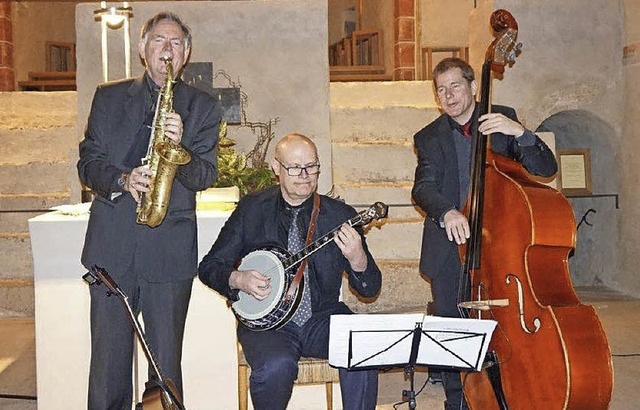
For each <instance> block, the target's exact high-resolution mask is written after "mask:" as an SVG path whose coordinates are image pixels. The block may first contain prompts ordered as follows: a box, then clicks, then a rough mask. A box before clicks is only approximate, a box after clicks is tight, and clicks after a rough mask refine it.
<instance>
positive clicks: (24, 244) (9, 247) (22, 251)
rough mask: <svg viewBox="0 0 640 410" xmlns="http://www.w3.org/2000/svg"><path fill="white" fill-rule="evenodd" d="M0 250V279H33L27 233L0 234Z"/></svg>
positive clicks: (29, 243)
mask: <svg viewBox="0 0 640 410" xmlns="http://www.w3.org/2000/svg"><path fill="white" fill-rule="evenodd" d="M0 249H2V252H0V279H32V278H33V259H32V257H31V242H30V241H29V234H28V233H9V234H8V233H0Z"/></svg>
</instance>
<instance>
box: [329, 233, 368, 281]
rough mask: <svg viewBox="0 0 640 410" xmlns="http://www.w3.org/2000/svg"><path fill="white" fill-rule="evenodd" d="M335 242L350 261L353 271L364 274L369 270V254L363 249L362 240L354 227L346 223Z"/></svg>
mask: <svg viewBox="0 0 640 410" xmlns="http://www.w3.org/2000/svg"><path fill="white" fill-rule="evenodd" d="M333 241H334V242H335V243H336V245H338V248H340V251H341V252H342V254H343V255H344V257H345V258H347V260H348V261H349V264H350V265H351V269H353V270H354V271H356V272H363V271H365V270H366V269H367V254H366V253H365V252H364V248H363V247H362V238H361V237H360V234H359V233H358V231H356V230H355V229H353V227H352V226H350V225H349V224H348V223H346V222H345V223H343V224H342V226H341V227H340V229H338V231H337V232H336V234H335V235H334V236H333Z"/></svg>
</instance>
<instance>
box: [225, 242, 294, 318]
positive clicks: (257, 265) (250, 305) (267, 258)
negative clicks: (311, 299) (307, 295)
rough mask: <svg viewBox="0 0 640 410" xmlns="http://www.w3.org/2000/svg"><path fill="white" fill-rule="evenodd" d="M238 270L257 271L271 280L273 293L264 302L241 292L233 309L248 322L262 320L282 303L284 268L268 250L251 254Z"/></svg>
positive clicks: (232, 306) (243, 260)
mask: <svg viewBox="0 0 640 410" xmlns="http://www.w3.org/2000/svg"><path fill="white" fill-rule="evenodd" d="M238 270H255V271H258V272H260V273H262V274H263V275H265V276H269V277H270V278H271V293H270V294H269V296H267V297H266V298H265V299H263V300H258V299H256V298H254V297H253V296H251V295H249V294H248V293H245V292H243V291H240V292H239V294H238V296H239V298H240V299H239V300H237V301H235V302H233V304H232V305H231V308H232V309H233V310H234V311H235V312H236V314H238V315H240V316H241V317H243V318H245V319H248V320H255V319H260V318H262V317H264V316H265V315H267V314H268V313H269V312H271V311H272V310H273V309H274V308H275V307H276V306H277V305H278V303H280V300H281V295H282V293H283V292H284V287H285V281H284V274H283V273H284V267H283V265H282V262H281V261H280V259H279V258H278V257H277V256H276V255H275V254H273V253H272V252H269V251H267V250H258V251H254V252H251V253H250V254H248V255H247V256H245V257H244V259H242V263H241V264H240V266H239V267H238Z"/></svg>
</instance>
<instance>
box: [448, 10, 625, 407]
mask: <svg viewBox="0 0 640 410" xmlns="http://www.w3.org/2000/svg"><path fill="white" fill-rule="evenodd" d="M490 24H491V27H492V28H493V30H494V32H495V33H496V34H497V35H496V38H495V40H494V41H493V42H492V43H491V45H490V46H489V48H488V50H487V53H486V56H485V62H484V64H483V67H482V80H481V81H482V84H481V100H480V110H481V112H480V114H481V115H482V114H485V113H488V112H489V111H490V107H491V103H490V94H491V93H490V87H491V81H492V76H493V74H494V73H495V74H503V72H504V69H505V67H506V66H508V65H509V64H511V63H513V61H514V60H515V56H516V55H517V53H518V51H519V47H520V45H519V44H518V43H517V42H516V39H517V31H518V24H517V22H516V20H515V19H514V17H513V16H512V15H511V14H510V13H509V12H508V11H506V10H497V11H495V12H494V13H493V14H492V15H491V19H490ZM474 137H475V138H474V149H473V150H474V152H473V159H472V164H473V165H472V175H471V184H470V194H469V198H468V200H467V204H466V207H465V210H466V212H467V217H468V220H469V225H470V231H471V236H470V238H469V240H468V241H467V243H466V245H465V246H463V247H462V248H461V250H460V256H461V259H462V272H461V282H460V292H459V302H460V303H459V306H460V309H461V311H462V312H461V313H462V314H463V317H473V318H477V319H493V320H496V321H497V322H498V324H497V327H496V330H495V331H494V333H493V338H492V340H491V343H490V346H489V351H490V353H489V354H488V356H487V359H486V361H485V365H484V370H482V371H481V372H474V373H462V374H461V377H462V383H463V390H464V394H465V397H466V400H467V403H468V405H469V408H470V409H473V410H490V409H501V410H504V409H517V410H522V409H536V410H537V409H545V410H549V409H571V410H576V409H589V410H597V409H607V408H608V407H609V402H610V400H611V391H612V387H613V366H612V361H611V353H610V350H609V345H608V342H607V338H606V336H605V333H604V330H603V328H602V325H601V323H600V321H599V319H598V316H597V314H596V312H595V309H594V308H593V307H592V306H587V305H583V304H582V303H581V302H580V300H579V298H578V296H577V295H576V292H575V290H574V288H573V286H572V282H571V276H570V272H569V267H568V257H569V253H570V252H571V250H572V249H573V248H574V247H575V244H576V227H575V226H576V225H575V218H574V214H573V211H572V208H571V205H570V203H569V202H568V200H567V199H566V198H565V197H564V196H563V195H562V194H561V193H560V192H558V191H557V190H555V189H553V188H550V187H548V186H546V185H544V184H541V183H539V182H536V181H534V180H533V179H532V178H531V176H530V175H529V174H528V173H527V171H526V170H525V169H524V168H523V167H522V165H521V164H520V163H518V162H516V161H513V160H511V159H509V158H506V157H504V156H501V155H497V154H495V153H493V152H492V151H491V144H490V136H483V135H482V134H480V133H478V132H476V135H474Z"/></svg>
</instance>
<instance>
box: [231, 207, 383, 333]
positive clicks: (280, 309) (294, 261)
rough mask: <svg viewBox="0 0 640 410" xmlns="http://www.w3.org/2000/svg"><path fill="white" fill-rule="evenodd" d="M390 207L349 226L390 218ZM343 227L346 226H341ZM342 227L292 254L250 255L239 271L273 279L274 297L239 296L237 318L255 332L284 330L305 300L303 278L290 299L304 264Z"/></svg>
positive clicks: (372, 210) (271, 249) (269, 249)
mask: <svg viewBox="0 0 640 410" xmlns="http://www.w3.org/2000/svg"><path fill="white" fill-rule="evenodd" d="M387 211H388V206H387V205H385V204H383V203H382V202H376V203H374V204H373V205H371V206H370V207H369V208H368V209H366V210H364V211H361V212H359V213H358V214H357V215H356V216H354V217H353V218H351V219H349V220H348V221H346V223H348V224H349V226H362V225H366V224H368V223H369V222H371V221H372V220H373V219H381V218H384V217H386V216H387ZM340 225H342V224H340ZM338 229H340V226H338V227H336V228H334V229H332V230H331V231H329V232H328V233H327V234H326V235H324V236H322V237H320V238H318V239H317V240H315V241H314V242H312V243H311V244H309V245H307V246H306V247H304V248H302V249H301V250H300V251H299V252H297V253H295V254H292V253H291V252H289V251H288V250H286V249H283V248H281V247H279V246H265V247H263V248H260V249H258V250H255V251H253V252H249V253H248V254H247V255H246V256H245V257H244V258H243V259H242V262H241V263H240V266H239V267H238V270H255V271H258V272H260V273H262V274H263V275H265V276H269V277H270V278H271V287H272V290H271V293H270V294H269V296H267V297H266V298H265V299H263V300H258V299H256V298H254V297H253V296H251V295H249V294H248V293H245V292H243V291H240V292H239V299H238V300H237V301H235V302H233V304H232V305H231V308H232V309H233V312H234V314H235V315H236V318H237V319H238V320H239V321H240V322H241V323H242V324H244V325H245V326H247V327H248V328H249V329H251V330H256V331H262V330H269V329H277V328H279V327H282V326H284V325H285V324H286V323H287V322H288V321H289V320H290V319H291V318H292V317H293V314H294V313H295V312H296V310H297V308H298V305H299V304H300V301H301V299H302V293H303V289H304V286H305V283H304V279H303V278H301V281H300V284H299V286H297V289H296V290H295V293H294V294H293V296H292V297H290V296H291V295H287V294H288V293H290V292H289V288H290V287H291V285H292V282H293V281H294V278H295V276H296V272H297V270H298V268H299V266H300V264H301V263H302V262H303V261H304V260H305V259H306V258H308V257H309V256H311V255H312V254H313V253H315V252H316V251H317V250H319V249H321V248H322V247H324V246H325V245H326V244H328V243H329V242H331V241H332V240H333V236H334V233H335V232H336V231H337V230H338Z"/></svg>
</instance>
